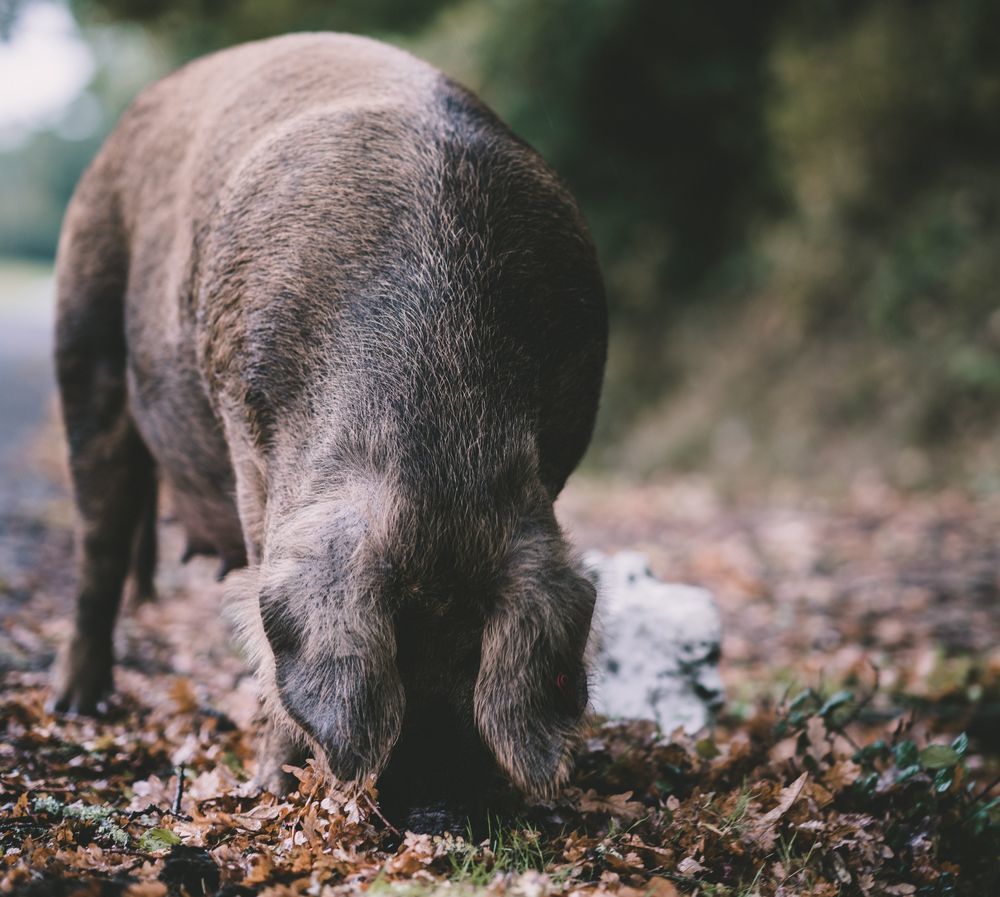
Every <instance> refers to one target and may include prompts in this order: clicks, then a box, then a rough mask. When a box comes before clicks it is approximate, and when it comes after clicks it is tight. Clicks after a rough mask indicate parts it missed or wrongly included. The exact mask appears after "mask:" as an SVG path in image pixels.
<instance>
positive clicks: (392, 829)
mask: <svg viewBox="0 0 1000 897" xmlns="http://www.w3.org/2000/svg"><path fill="white" fill-rule="evenodd" d="M364 798H365V800H366V801H368V806H369V807H371V811H372V812H373V813H374V814H375V815H376V816H378V818H379V819H381V820H382V822H383V823H384V824H385V827H386V828H387V829H389V831H390V832H392V833H393V834H394V835H396V836H398V835H399V834H400V831H399V829H398V828H396V826H394V825H393V824H392V823H391V822H389V820H388V819H386V818H385V816H383V815H382V811H381V810H380V809H379V808H378V804H377V803H375V801H373V800H372V798H371V795H370V794H368V792H367V791H366V792H364Z"/></svg>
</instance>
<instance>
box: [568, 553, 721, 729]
mask: <svg viewBox="0 0 1000 897" xmlns="http://www.w3.org/2000/svg"><path fill="white" fill-rule="evenodd" d="M584 561H585V563H586V565H587V567H588V569H589V571H590V573H591V576H592V578H593V581H594V584H595V586H596V588H597V607H596V610H595V614H594V627H593V630H592V632H591V638H590V644H589V646H588V651H589V654H590V660H591V665H592V670H593V673H594V679H595V682H594V684H593V686H592V687H591V703H592V706H593V709H594V710H595V711H596V712H597V713H599V714H601V715H602V716H606V717H608V718H611V719H622V718H625V719H649V720H653V721H654V722H656V723H657V725H658V726H659V728H660V730H661V731H662V732H664V733H670V732H673V731H674V730H675V729H677V728H678V727H680V728H683V729H684V730H685V731H686V732H688V733H691V734H693V733H695V732H698V731H699V730H701V729H703V728H705V727H706V726H707V725H709V724H710V723H711V722H712V720H713V718H714V716H715V714H716V712H717V711H718V710H719V709H720V708H721V706H722V702H723V685H722V678H721V676H720V675H719V658H720V647H721V642H722V621H721V618H720V616H719V609H718V606H717V605H716V603H715V598H714V597H713V595H712V593H711V592H709V591H707V590H705V589H701V588H697V587H695V586H689V585H680V584H677V583H668V582H662V581H660V580H658V579H657V578H656V577H655V576H653V573H652V571H651V569H650V566H649V561H648V559H647V558H646V557H645V555H643V554H641V553H639V552H635V551H623V552H619V553H617V554H613V555H605V554H602V553H600V552H590V553H588V554H587V555H586V557H585V558H584Z"/></svg>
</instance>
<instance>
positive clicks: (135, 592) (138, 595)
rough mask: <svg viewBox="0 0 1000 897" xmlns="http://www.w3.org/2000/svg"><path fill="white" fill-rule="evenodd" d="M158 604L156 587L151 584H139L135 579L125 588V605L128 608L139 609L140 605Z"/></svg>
mask: <svg viewBox="0 0 1000 897" xmlns="http://www.w3.org/2000/svg"><path fill="white" fill-rule="evenodd" d="M155 602H156V586H154V585H153V584H152V583H151V582H150V583H138V582H136V581H135V580H134V579H133V580H130V581H129V583H128V584H127V585H126V586H125V604H126V605H127V606H128V607H138V606H139V605H140V604H154V603H155Z"/></svg>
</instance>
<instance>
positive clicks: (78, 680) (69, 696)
mask: <svg viewBox="0 0 1000 897" xmlns="http://www.w3.org/2000/svg"><path fill="white" fill-rule="evenodd" d="M111 688H112V681H111V653H110V651H95V650H92V649H88V648H87V647H86V646H85V645H82V644H81V643H80V642H79V641H78V640H77V639H74V640H73V641H72V642H71V643H70V644H69V645H68V646H67V648H66V650H65V651H64V652H63V655H62V656H61V657H60V658H59V662H58V664H57V666H56V672H55V676H54V677H53V686H52V699H51V701H50V704H49V706H50V709H51V710H52V711H54V712H55V713H76V714H80V715H83V716H97V715H99V714H100V713H101V712H103V711H104V709H105V702H106V700H107V698H108V696H109V695H110V694H111Z"/></svg>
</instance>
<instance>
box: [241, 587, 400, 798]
mask: <svg viewBox="0 0 1000 897" xmlns="http://www.w3.org/2000/svg"><path fill="white" fill-rule="evenodd" d="M344 616H348V615H347V614H344ZM261 618H262V621H263V623H264V631H265V633H266V635H267V639H268V642H269V643H270V646H271V650H272V652H273V654H274V678H275V684H276V685H277V691H278V698H279V700H280V701H281V705H282V706H283V707H284V709H285V711H286V712H287V713H288V715H289V716H290V717H291V718H292V720H293V721H294V722H295V723H296V724H297V725H299V726H300V727H301V728H302V729H303V730H304V731H305V732H306V734H307V735H308V736H309V737H310V739H311V740H312V741H313V742H315V744H316V745H318V746H319V747H320V748H321V749H322V750H323V752H324V754H325V757H326V760H327V763H328V764H329V766H330V771H331V772H332V773H333V774H334V775H335V776H336V777H337V778H338V779H340V780H341V781H344V782H349V781H361V780H363V779H364V778H365V777H366V776H368V775H369V774H370V773H375V774H377V773H379V772H380V771H381V770H382V767H383V766H385V763H386V761H387V760H388V757H389V753H390V751H391V750H392V748H393V745H394V744H395V743H396V740H397V739H398V738H399V731H400V727H401V725H402V720H403V709H404V702H405V698H404V694H403V685H402V682H401V681H400V678H399V673H398V672H397V670H396V643H395V635H394V633H393V630H392V625H391V621H390V620H389V619H388V618H387V617H383V616H382V615H381V614H380V613H379V612H378V611H375V610H374V609H371V610H369V611H368V612H367V613H366V614H365V615H364V619H359V618H358V617H357V616H355V617H354V618H353V619H351V620H350V624H349V625H346V623H345V624H343V625H342V624H340V623H339V622H338V624H337V625H336V626H335V628H333V629H325V628H323V627H321V626H318V625H316V621H315V620H308V619H301V620H300V619H294V618H292V617H291V615H290V614H289V612H288V610H287V606H285V607H284V608H283V607H281V605H277V604H268V603H265V601H264V600H263V599H262V601H261Z"/></svg>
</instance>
